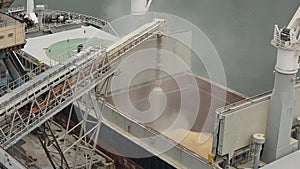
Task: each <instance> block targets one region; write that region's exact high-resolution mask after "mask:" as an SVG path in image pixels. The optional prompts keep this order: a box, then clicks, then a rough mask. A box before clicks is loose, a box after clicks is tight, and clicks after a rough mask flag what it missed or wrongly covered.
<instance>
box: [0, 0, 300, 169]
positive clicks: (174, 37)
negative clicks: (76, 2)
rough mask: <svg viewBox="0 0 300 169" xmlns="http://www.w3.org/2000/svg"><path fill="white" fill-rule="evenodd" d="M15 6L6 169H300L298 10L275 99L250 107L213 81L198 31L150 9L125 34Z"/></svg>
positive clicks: (4, 130) (8, 37)
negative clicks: (299, 163)
mask: <svg viewBox="0 0 300 169" xmlns="http://www.w3.org/2000/svg"><path fill="white" fill-rule="evenodd" d="M12 2H13V1H12V0H10V1H5V0H1V1H0V7H1V8H2V12H1V14H0V42H1V43H0V56H1V57H0V58H1V62H0V85H1V89H0V95H1V97H0V107H1V110H0V118H1V121H0V125H1V130H0V139H1V141H0V144H1V151H0V159H1V161H0V162H1V168H109V169H110V168H122V169H123V168H125V169H133V168H135V169H137V168H147V169H153V168H162V169H163V168H165V169H169V168H192V169H194V168H195V169H196V168H201V169H202V168H204V169H205V168H207V169H210V168H254V169H257V168H265V169H268V168H272V169H276V168H293V167H296V166H297V165H296V164H291V163H290V161H291V160H294V161H293V162H295V163H297V162H296V161H295V160H296V159H297V158H299V156H300V154H299V151H298V149H299V147H300V144H299V141H298V140H299V138H300V137H299V136H300V134H299V133H300V130H299V124H300V123H299V119H300V118H299V117H298V116H299V104H298V100H299V98H298V97H299V96H300V94H299V84H298V83H297V82H296V80H297V78H296V73H297V71H298V57H299V49H300V47H299V27H298V26H299V18H300V10H298V11H297V12H296V14H295V16H294V17H293V19H292V20H291V22H290V24H289V25H288V26H287V27H285V28H282V29H281V28H279V27H278V26H275V31H274V39H273V40H272V44H273V45H274V46H275V47H276V48H278V56H277V63H276V67H275V85H274V90H273V92H272V93H271V92H268V93H264V94H261V95H259V96H256V97H253V98H247V97H245V96H243V95H242V94H239V93H238V92H235V91H233V90H231V89H228V88H226V87H223V86H222V85H220V84H218V83H216V82H214V81H213V80H209V79H208V77H209V75H210V74H209V73H211V72H209V70H208V69H209V68H207V67H205V66H207V65H205V63H201V61H199V58H197V54H199V53H198V52H199V48H197V47H195V46H198V45H199V44H195V42H197V40H195V39H196V38H198V36H199V35H197V32H196V31H195V30H194V29H193V28H192V27H185V26H186V25H185V24H184V23H181V24H178V23H180V22H178V19H176V18H175V17H174V16H169V15H166V14H158V13H148V9H149V7H150V5H151V2H152V1H151V0H150V1H148V0H131V10H132V11H131V13H132V16H131V18H132V19H134V22H133V21H132V20H131V21H130V22H129V21H128V23H127V24H128V25H130V24H132V25H130V26H129V27H128V30H124V29H123V31H122V29H120V27H118V26H120V25H121V23H114V24H110V23H109V22H107V21H104V20H102V19H99V18H95V17H92V16H87V15H83V14H79V13H76V12H68V11H60V10H50V9H47V8H46V5H34V2H33V0H28V1H27V7H26V9H25V8H24V7H10V5H11V4H12ZM133 23H134V24H133ZM118 24H119V25H118ZM122 24H124V23H122ZM128 25H122V26H124V27H126V26H128ZM207 51H213V48H211V47H210V46H208V47H207ZM207 51H201V52H207ZM206 54H207V53H206ZM176 57H177V58H180V59H179V61H177V60H176V59H175V58H176ZM208 57H209V58H212V56H208ZM182 63H184V64H183V65H184V66H180V65H181V64H182ZM203 64H204V65H203ZM215 65H217V63H216V64H215ZM143 66H144V67H143ZM199 67H202V69H203V71H201V72H199V71H197V70H199ZM200 69H201V68H200ZM202 69H201V70H202ZM131 76H132V77H131ZM161 105H163V106H161Z"/></svg>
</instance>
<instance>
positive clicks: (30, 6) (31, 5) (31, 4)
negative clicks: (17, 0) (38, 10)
mask: <svg viewBox="0 0 300 169" xmlns="http://www.w3.org/2000/svg"><path fill="white" fill-rule="evenodd" d="M33 10H34V1H33V0H27V15H28V16H29V15H30V14H31V13H33Z"/></svg>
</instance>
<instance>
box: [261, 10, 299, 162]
mask: <svg viewBox="0 0 300 169" xmlns="http://www.w3.org/2000/svg"><path fill="white" fill-rule="evenodd" d="M299 35H300V7H299V9H298V10H297V12H296V14H295V15H294V17H293V18H292V20H291V22H290V23H289V25H288V26H287V27H284V28H281V29H280V28H279V27H278V26H277V25H275V30H274V39H273V40H272V45H273V46H275V47H276V48H277V61H276V66H275V82H274V89H273V92H272V96H271V100H270V110H269V115H268V121H267V126H266V143H265V146H264V150H263V160H264V161H265V162H267V163H270V162H272V161H275V160H277V159H279V158H281V157H283V156H285V155H287V154H290V153H292V152H293V151H294V150H295V149H297V147H298V144H297V141H296V140H295V139H293V138H291V131H292V125H293V119H294V111H295V99H296V98H295V83H296V79H297V78H296V76H297V72H298V69H299V52H300V37H299Z"/></svg>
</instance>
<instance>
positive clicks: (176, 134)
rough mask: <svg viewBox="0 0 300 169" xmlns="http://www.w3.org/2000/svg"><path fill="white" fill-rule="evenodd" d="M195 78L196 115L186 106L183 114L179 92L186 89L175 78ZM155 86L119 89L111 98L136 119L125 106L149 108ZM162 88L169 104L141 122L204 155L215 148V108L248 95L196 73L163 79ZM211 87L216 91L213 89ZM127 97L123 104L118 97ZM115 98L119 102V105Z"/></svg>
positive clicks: (190, 80) (112, 101)
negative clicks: (153, 116)
mask: <svg viewBox="0 0 300 169" xmlns="http://www.w3.org/2000/svg"><path fill="white" fill-rule="evenodd" d="M193 79H195V80H196V82H197V87H198V91H199V96H200V100H199V109H198V112H197V115H196V118H195V117H194V116H193V115H192V114H191V113H189V111H190V110H188V109H189V108H188V109H186V110H184V111H185V112H184V115H183V116H182V115H180V112H179V111H181V110H180V105H181V104H180V102H181V96H180V93H181V92H184V91H183V90H187V89H179V87H178V85H177V84H176V81H178V80H182V81H185V82H186V84H187V85H188V84H190V83H192V80H193ZM154 87H155V84H154V83H149V84H145V85H142V86H138V87H134V88H132V89H130V90H129V91H123V92H118V93H117V94H112V95H111V96H110V97H109V98H108V102H109V103H110V104H112V105H113V106H115V107H116V108H117V109H119V110H120V112H121V113H124V114H125V115H126V116H129V117H131V118H133V119H134V117H132V114H131V112H128V111H126V110H129V108H128V107H130V106H134V107H135V108H137V109H138V110H141V111H145V110H147V109H149V99H148V96H149V94H150V92H151V91H152V89H153V88H154ZM161 88H162V90H163V91H164V92H165V93H166V97H167V105H166V107H165V110H164V112H163V113H162V114H161V115H160V117H159V118H157V119H155V120H154V121H153V122H149V123H143V124H142V125H144V126H145V127H149V128H151V129H154V130H156V131H158V132H159V133H162V134H163V135H165V136H167V137H168V138H170V139H172V140H173V141H175V142H177V143H179V144H180V145H182V146H184V147H185V148H187V149H189V150H190V151H192V152H194V153H196V154H197V155H199V156H201V157H203V158H205V159H206V158H207V155H208V154H209V153H211V149H212V140H213V138H212V137H213V136H212V132H213V125H214V117H215V110H216V109H217V108H219V107H222V106H223V105H224V104H225V105H228V104H231V103H234V102H237V101H240V100H242V99H244V98H245V97H244V96H243V95H241V94H239V93H237V92H235V91H232V90H230V89H226V88H223V87H220V86H217V85H213V84H211V83H210V82H208V81H207V80H205V79H203V78H201V77H197V76H193V75H181V76H178V77H176V78H174V79H168V80H163V81H162V83H161ZM212 89H213V90H214V92H212ZM222 93H223V94H224V93H225V94H226V95H225V97H223V96H222ZM128 97H129V100H130V103H128V102H127V101H124V104H123V105H120V102H119V101H120V100H124V99H126V100H128ZM115 102H118V103H117V105H116V103H115ZM130 104H131V105H130ZM126 107H127V108H128V109H127V108H126ZM122 110H123V111H122ZM124 110H125V111H124ZM193 118H194V120H193ZM187 123H192V125H191V126H189V125H186V124H187ZM178 124H179V125H178ZM171 126H172V127H171ZM174 126H175V127H174Z"/></svg>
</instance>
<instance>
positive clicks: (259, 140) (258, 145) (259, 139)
mask: <svg viewBox="0 0 300 169" xmlns="http://www.w3.org/2000/svg"><path fill="white" fill-rule="evenodd" d="M253 142H254V144H255V150H254V154H253V156H254V160H253V169H258V168H259V162H260V154H261V150H262V145H263V144H264V143H265V136H264V135H263V134H260V133H256V134H254V135H253Z"/></svg>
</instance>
